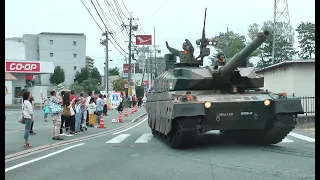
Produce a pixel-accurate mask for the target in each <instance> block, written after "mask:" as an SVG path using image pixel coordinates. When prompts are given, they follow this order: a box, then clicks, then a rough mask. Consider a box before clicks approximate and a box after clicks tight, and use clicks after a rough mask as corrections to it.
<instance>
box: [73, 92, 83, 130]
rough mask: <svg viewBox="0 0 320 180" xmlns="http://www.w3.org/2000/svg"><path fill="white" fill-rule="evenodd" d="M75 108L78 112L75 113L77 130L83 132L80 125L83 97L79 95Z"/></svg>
mask: <svg viewBox="0 0 320 180" xmlns="http://www.w3.org/2000/svg"><path fill="white" fill-rule="evenodd" d="M75 104H76V105H75V109H76V114H75V120H76V122H75V131H76V134H79V133H81V131H80V125H81V119H82V118H81V117H82V110H81V106H82V98H81V97H79V98H78V99H77V100H76V101H75Z"/></svg>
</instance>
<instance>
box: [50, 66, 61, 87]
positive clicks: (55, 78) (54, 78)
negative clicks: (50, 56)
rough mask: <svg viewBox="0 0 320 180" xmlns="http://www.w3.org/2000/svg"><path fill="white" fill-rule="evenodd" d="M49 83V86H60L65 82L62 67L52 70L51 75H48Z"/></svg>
mask: <svg viewBox="0 0 320 180" xmlns="http://www.w3.org/2000/svg"><path fill="white" fill-rule="evenodd" d="M49 80H50V83H51V84H55V85H57V84H60V83H63V82H64V80H65V73H64V70H63V69H62V67H60V66H56V67H55V68H54V71H53V74H51V75H50V79H49Z"/></svg>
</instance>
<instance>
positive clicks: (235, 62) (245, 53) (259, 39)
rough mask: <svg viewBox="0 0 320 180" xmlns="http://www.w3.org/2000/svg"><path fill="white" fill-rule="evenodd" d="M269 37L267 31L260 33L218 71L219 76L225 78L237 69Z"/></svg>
mask: <svg viewBox="0 0 320 180" xmlns="http://www.w3.org/2000/svg"><path fill="white" fill-rule="evenodd" d="M268 36H269V31H264V32H260V33H258V34H257V36H256V37H255V38H254V39H253V40H252V42H251V43H250V44H248V45H247V46H246V47H245V48H244V49H243V50H242V51H240V52H238V53H237V54H235V55H234V56H233V57H232V58H231V60H230V61H229V62H228V63H227V64H226V65H224V66H223V67H222V68H221V69H220V75H221V76H222V77H225V78H227V77H228V76H230V75H231V73H232V72H233V71H235V70H236V69H237V67H239V66H240V65H241V64H243V63H244V61H246V59H247V58H248V57H249V56H250V54H252V53H253V52H254V51H255V50H256V49H258V48H259V47H260V46H261V44H262V43H264V42H265V41H266V40H267V38H268Z"/></svg>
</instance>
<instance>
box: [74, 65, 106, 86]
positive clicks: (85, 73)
mask: <svg viewBox="0 0 320 180" xmlns="http://www.w3.org/2000/svg"><path fill="white" fill-rule="evenodd" d="M89 77H90V71H89V69H88V68H87V67H84V68H81V70H80V72H79V71H77V72H76V75H75V79H76V81H77V82H78V83H79V84H81V83H82V82H83V81H84V80H87V79H88V78H89ZM100 81H101V79H100Z"/></svg>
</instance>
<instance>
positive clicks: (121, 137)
mask: <svg viewBox="0 0 320 180" xmlns="http://www.w3.org/2000/svg"><path fill="white" fill-rule="evenodd" d="M129 136H131V134H120V135H119V136H116V137H114V138H112V139H111V140H109V141H107V142H106V143H108V144H116V143H121V142H122V141H124V140H125V139H127V138H128V137H129Z"/></svg>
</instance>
